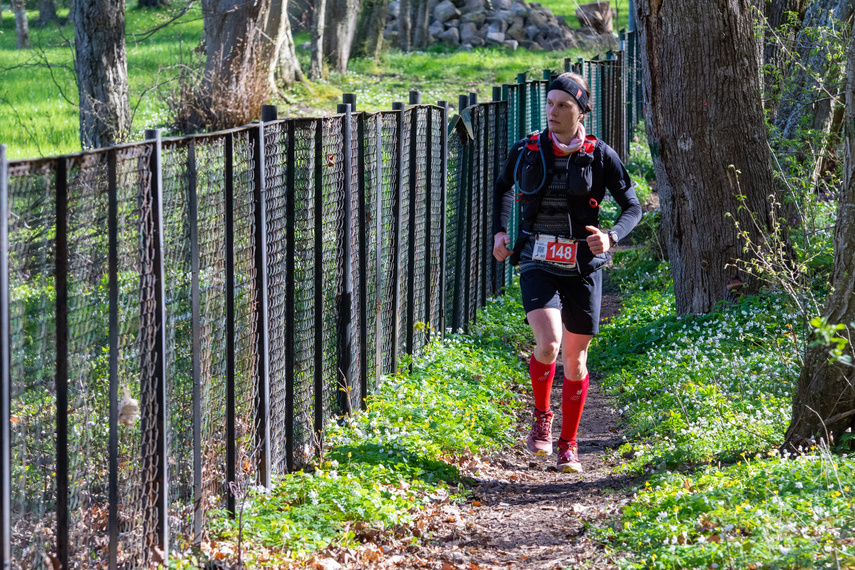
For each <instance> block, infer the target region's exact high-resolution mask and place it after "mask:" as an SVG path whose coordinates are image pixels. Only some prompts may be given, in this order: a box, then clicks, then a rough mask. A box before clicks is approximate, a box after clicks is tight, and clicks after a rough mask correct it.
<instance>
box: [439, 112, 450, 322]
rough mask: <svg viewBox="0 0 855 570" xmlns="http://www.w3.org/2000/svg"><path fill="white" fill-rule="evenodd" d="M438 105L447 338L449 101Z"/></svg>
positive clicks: (441, 275)
mask: <svg viewBox="0 0 855 570" xmlns="http://www.w3.org/2000/svg"><path fill="white" fill-rule="evenodd" d="M436 104H437V105H439V106H440V107H441V108H442V111H441V112H442V120H441V121H440V125H441V129H442V130H441V131H440V136H439V144H440V148H441V151H440V154H441V155H442V220H441V222H440V224H441V229H440V239H441V243H440V254H439V265H440V268H439V334H440V335H442V336H445V322H446V317H445V312H446V308H447V307H446V306H445V297H446V295H445V280H446V267H445V260H446V256H447V253H448V252H447V246H448V238H447V236H446V233H447V231H448V224H447V219H448V218H447V216H446V212H448V101H437V102H436Z"/></svg>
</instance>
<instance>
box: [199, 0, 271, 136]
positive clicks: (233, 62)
mask: <svg viewBox="0 0 855 570" xmlns="http://www.w3.org/2000/svg"><path fill="white" fill-rule="evenodd" d="M202 13H203V15H204V19H205V56H206V61H205V72H204V76H203V78H202V84H201V85H200V87H199V90H198V92H197V95H196V98H195V105H196V107H195V108H194V109H192V110H191V111H190V119H189V123H190V126H196V127H198V126H202V125H205V126H208V127H212V128H229V127H233V126H235V125H239V124H244V123H247V122H249V121H251V120H252V119H254V118H257V117H259V116H260V114H261V105H263V104H264V103H266V102H267V97H268V94H269V88H270V80H269V77H270V66H271V65H272V64H273V63H272V60H274V56H275V54H276V53H275V45H276V38H270V37H268V36H267V34H265V33H264V29H265V26H266V25H267V22H268V17H269V14H270V0H258V1H256V2H244V1H243V0H225V1H224V0H202Z"/></svg>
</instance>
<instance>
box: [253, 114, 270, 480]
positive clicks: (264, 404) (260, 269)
mask: <svg viewBox="0 0 855 570" xmlns="http://www.w3.org/2000/svg"><path fill="white" fill-rule="evenodd" d="M268 112H269V111H268ZM250 140H252V142H253V145H252V147H253V149H252V150H253V172H252V177H253V182H254V184H253V185H252V189H253V210H254V214H255V224H254V226H255V323H256V324H255V329H256V330H255V334H256V343H257V344H256V358H257V360H256V374H257V377H256V382H258V388H257V390H258V395H257V397H256V401H255V421H256V430H257V431H256V432H255V440H256V441H255V444H256V449H257V452H258V477H259V479H258V483H259V484H260V485H263V486H264V487H270V375H269V374H268V367H269V351H268V345H267V323H268V319H267V310H268V301H267V207H266V204H265V201H264V193H265V188H264V185H265V179H264V175H265V164H264V123H263V122H261V123H258V124H257V125H255V126H254V127H253V128H252V129H251V130H250Z"/></svg>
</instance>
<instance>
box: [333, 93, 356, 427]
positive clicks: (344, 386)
mask: <svg viewBox="0 0 855 570" xmlns="http://www.w3.org/2000/svg"><path fill="white" fill-rule="evenodd" d="M338 112H339V113H340V114H342V118H341V120H342V129H341V132H342V143H343V144H342V146H343V150H344V151H343V153H342V154H343V155H344V156H343V158H344V160H343V161H342V165H343V167H344V223H343V224H342V225H343V228H342V231H343V232H344V235H343V236H341V239H340V243H341V246H342V252H343V257H344V271H343V277H344V284H343V285H344V287H343V289H344V291H343V294H342V295H341V296H340V297H339V299H338V314H339V323H338V324H339V330H338V335H337V337H338V374H337V376H338V380H339V383H338V384H339V385H338V406H339V410H340V411H344V412H346V413H347V415H351V414H353V409H352V404H351V400H350V392H351V387H352V386H353V352H352V351H353V257H352V256H353V244H352V243H351V236H352V235H353V169H352V156H353V154H352V153H353V151H352V146H353V132H352V130H353V123H352V118H353V117H352V115H351V112H350V104H349V103H343V104H340V105H338Z"/></svg>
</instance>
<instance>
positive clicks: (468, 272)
mask: <svg viewBox="0 0 855 570" xmlns="http://www.w3.org/2000/svg"><path fill="white" fill-rule="evenodd" d="M473 123H474V121H473ZM474 127H475V125H474V124H473V129H472V130H473V133H474V131H475V128H474ZM470 145H471V146H472V148H471V149H469V150H468V151H467V152H466V176H465V177H464V178H463V181H464V182H463V183H464V185H465V186H464V188H465V191H464V192H463V194H464V196H465V202H466V206H465V211H466V248H465V249H466V255H465V257H466V262H465V267H466V269H465V270H464V273H463V275H464V283H465V289H464V291H463V331H464V332H465V333H467V334H468V333H469V320H470V314H471V307H472V247H473V244H472V190H473V179H474V177H475V173H474V172H473V170H474V169H473V166H474V162H475V161H474V158H475V148H474V147H475V145H474V144H473V143H469V144H467V145H466V146H467V147H468V146H470Z"/></svg>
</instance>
